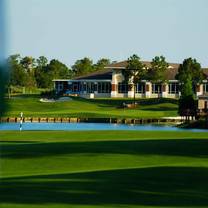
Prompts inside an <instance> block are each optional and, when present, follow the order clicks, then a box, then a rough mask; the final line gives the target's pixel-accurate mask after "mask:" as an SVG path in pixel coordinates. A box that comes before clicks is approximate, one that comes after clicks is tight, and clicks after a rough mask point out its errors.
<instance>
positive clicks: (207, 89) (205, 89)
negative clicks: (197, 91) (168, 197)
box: [203, 83, 208, 93]
mask: <svg viewBox="0 0 208 208" xmlns="http://www.w3.org/2000/svg"><path fill="white" fill-rule="evenodd" d="M203 91H204V93H208V83H204V84H203Z"/></svg>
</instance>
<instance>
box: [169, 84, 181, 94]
mask: <svg viewBox="0 0 208 208" xmlns="http://www.w3.org/2000/svg"><path fill="white" fill-rule="evenodd" d="M168 93H169V94H178V93H179V84H178V83H169V85H168Z"/></svg>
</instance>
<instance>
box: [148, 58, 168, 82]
mask: <svg viewBox="0 0 208 208" xmlns="http://www.w3.org/2000/svg"><path fill="white" fill-rule="evenodd" d="M168 66H169V64H168V63H167V62H166V60H165V57H164V56H155V58H153V59H152V62H151V67H150V68H149V78H150V80H151V81H152V82H161V83H164V82H165V81H166V79H165V72H166V71H167V69H168Z"/></svg>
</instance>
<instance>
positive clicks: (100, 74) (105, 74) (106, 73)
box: [75, 69, 112, 80]
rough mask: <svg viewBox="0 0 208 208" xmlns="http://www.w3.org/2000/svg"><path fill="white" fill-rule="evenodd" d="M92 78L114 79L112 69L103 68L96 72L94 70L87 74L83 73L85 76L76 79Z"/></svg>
mask: <svg viewBox="0 0 208 208" xmlns="http://www.w3.org/2000/svg"><path fill="white" fill-rule="evenodd" d="M83 79H86V80H92V79H96V80H102V79H105V80H108V79H109V80H111V79H112V69H102V70H99V71H96V72H92V73H89V74H87V75H83V76H79V77H76V78H75V80H83Z"/></svg>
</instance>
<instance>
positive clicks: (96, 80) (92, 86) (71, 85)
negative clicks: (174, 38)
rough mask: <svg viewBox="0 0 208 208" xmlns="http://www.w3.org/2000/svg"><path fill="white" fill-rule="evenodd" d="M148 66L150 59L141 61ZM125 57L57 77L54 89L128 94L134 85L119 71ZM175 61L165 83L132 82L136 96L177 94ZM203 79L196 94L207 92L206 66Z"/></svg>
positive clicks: (87, 93)
mask: <svg viewBox="0 0 208 208" xmlns="http://www.w3.org/2000/svg"><path fill="white" fill-rule="evenodd" d="M143 63H144V64H145V65H146V66H147V67H150V62H143ZM126 66H127V61H123V62H118V63H113V64H110V65H108V66H107V67H105V69H103V70H100V71H97V72H93V73H91V74H88V75H85V76H80V77H77V78H75V79H73V80H68V79H57V80H53V81H54V87H55V90H56V93H57V94H59V93H62V94H65V95H74V96H80V97H83V98H110V97H111V98H132V97H133V96H134V89H133V88H132V87H131V84H126V83H125V82H124V76H123V74H122V71H123V70H125V69H126ZM178 68H179V64H173V63H172V64H171V63H170V64H169V67H168V70H167V71H166V74H165V76H166V80H168V81H167V83H164V84H161V83H151V82H150V81H148V80H142V81H141V82H140V83H138V84H137V85H136V97H137V98H157V97H163V98H179V97H180V90H179V85H180V83H179V81H178V80H176V78H175V77H176V74H177V73H178ZM203 72H204V75H205V77H206V79H205V80H204V81H203V83H202V84H199V85H198V86H197V87H196V89H194V90H195V93H196V95H197V96H201V95H206V94H208V82H207V80H208V69H203Z"/></svg>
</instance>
